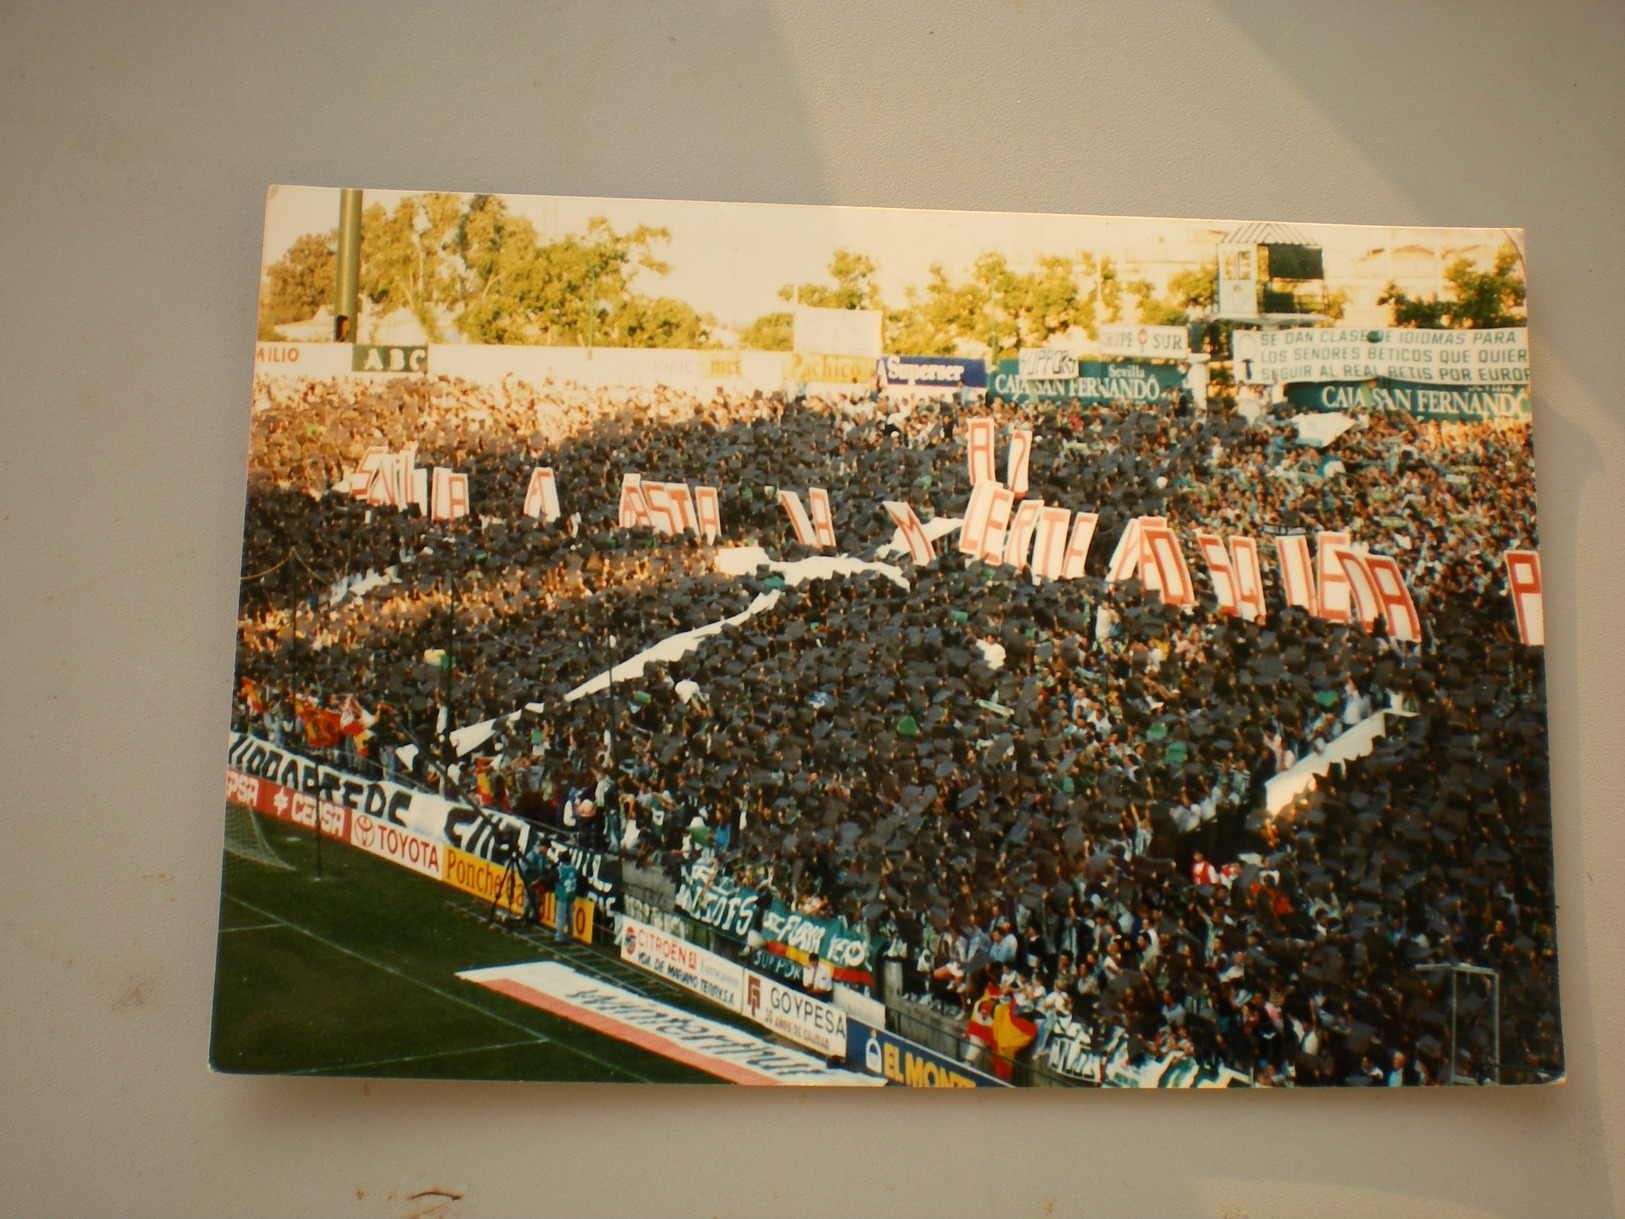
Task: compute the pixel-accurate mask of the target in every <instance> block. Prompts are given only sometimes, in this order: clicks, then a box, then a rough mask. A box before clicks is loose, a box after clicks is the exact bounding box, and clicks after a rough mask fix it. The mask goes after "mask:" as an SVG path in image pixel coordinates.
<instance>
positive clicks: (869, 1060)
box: [846, 1016, 1010, 1088]
mask: <svg viewBox="0 0 1625 1219" xmlns="http://www.w3.org/2000/svg"><path fill="white" fill-rule="evenodd" d="M846 1061H847V1065H849V1066H854V1067H862V1068H863V1069H864V1070H865V1071H867V1072H869V1074H871V1075H879V1076H880V1077H881V1078H883V1079H885V1080H886V1081H887V1082H888V1083H894V1084H902V1085H904V1086H905V1087H909V1088H1008V1087H1009V1086H1010V1085H1009V1084H1007V1083H1005V1082H1004V1081H1003V1080H1002V1079H995V1078H993V1076H991V1075H984V1074H982V1072H980V1071H978V1070H977V1069H976V1068H975V1067H969V1066H966V1065H965V1064H964V1063H962V1062H955V1061H954V1060H953V1059H952V1058H949V1057H948V1056H947V1055H946V1054H939V1053H937V1052H936V1051H935V1050H928V1049H926V1048H925V1047H924V1046H921V1045H915V1044H914V1043H913V1042H912V1041H905V1040H904V1039H903V1038H901V1037H899V1036H897V1035H896V1034H895V1033H888V1032H886V1031H885V1030H884V1029H876V1028H870V1027H869V1026H868V1025H867V1024H864V1023H862V1022H861V1021H857V1020H854V1019H852V1018H851V1017H850V1016H848V1017H847V1021H846Z"/></svg>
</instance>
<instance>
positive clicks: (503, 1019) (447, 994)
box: [227, 894, 654, 1084]
mask: <svg viewBox="0 0 1625 1219" xmlns="http://www.w3.org/2000/svg"><path fill="white" fill-rule="evenodd" d="M227 896H228V897H230V898H231V900H232V901H234V902H236V903H237V904H238V905H239V906H241V907H243V908H244V909H245V910H252V911H253V912H254V913H255V914H257V915H259V916H260V917H261V918H268V919H272V920H274V921H276V922H279V923H282V924H285V925H286V926H288V927H291V928H292V929H293V930H295V931H297V932H299V933H300V934H302V935H308V936H309V937H310V938H311V939H313V940H315V941H316V942H317V943H318V944H325V945H326V946H327V947H329V948H331V949H332V950H333V951H334V952H341V953H343V954H344V955H345V956H347V957H354V958H355V959H356V960H358V961H361V962H363V963H364V964H367V965H371V966H372V967H373V968H374V969H381V970H383V971H384V972H385V973H387V974H393V975H394V976H395V977H397V978H400V979H401V980H402V981H403V982H411V983H412V984H413V985H415V986H421V987H422V988H423V989H424V990H426V991H428V992H429V993H430V994H435V995H439V996H440V997H441V998H442V999H446V1000H449V1001H450V1002H452V1003H456V1004H458V1005H459V1006H461V1007H466V1008H468V1009H469V1010H470V1011H475V1012H478V1013H479V1014H480V1015H482V1016H488V1017H489V1018H490V1019H492V1020H495V1021H497V1022H499V1023H501V1024H505V1025H507V1026H508V1027H509V1028H512V1029H518V1030H519V1031H520V1032H521V1033H524V1034H526V1035H527V1036H530V1037H536V1038H539V1039H540V1040H542V1041H545V1042H547V1043H548V1044H550V1045H556V1046H558V1047H559V1049H561V1050H563V1051H564V1052H565V1053H567V1054H574V1055H576V1056H577V1057H580V1058H585V1059H586V1060H587V1061H588V1062H596V1063H597V1064H598V1065H599V1066H601V1067H603V1068H604V1069H605V1070H606V1071H611V1072H613V1073H615V1074H618V1075H630V1076H631V1077H632V1078H633V1079H635V1080H638V1081H639V1082H641V1083H646V1084H648V1083H653V1082H654V1080H652V1079H650V1078H649V1077H648V1076H646V1075H639V1074H638V1073H637V1072H636V1071H633V1070H631V1069H630V1068H627V1067H622V1066H618V1065H616V1064H615V1063H612V1062H606V1061H604V1060H603V1059H602V1058H600V1057H598V1055H596V1054H589V1053H587V1051H585V1050H579V1049H576V1048H575V1047H574V1046H568V1045H565V1044H564V1043H563V1042H561V1041H555V1040H554V1039H553V1038H551V1037H548V1036H546V1035H545V1034H543V1033H539V1032H537V1031H536V1030H535V1029H533V1028H531V1027H530V1026H529V1025H526V1024H520V1023H519V1021H517V1020H510V1019H509V1018H508V1017H507V1016H504V1015H501V1014H500V1013H498V1012H493V1011H492V1010H491V1009H490V1008H488V1007H485V1006H483V1005H481V1004H479V1003H475V1002H473V1001H472V1000H471V999H465V998H463V996H461V995H457V994H453V993H452V992H451V991H449V990H442V989H441V988H440V987H438V986H436V985H434V984H433V983H432V982H425V981H424V980H423V979H422V978H414V977H413V976H412V975H411V974H408V973H402V972H401V971H400V970H398V969H396V968H395V967H394V966H392V965H385V964H384V963H383V962H382V961H375V960H373V959H372V958H371V957H369V956H367V955H365V954H364V953H359V952H357V951H355V949H353V948H346V947H345V946H344V945H343V944H340V943H338V942H336V941H334V940H330V939H328V938H327V937H326V936H325V935H321V934H319V933H318V932H315V931H312V930H311V929H310V928H309V927H301V926H300V925H299V924H298V923H295V922H292V921H290V920H288V919H285V918H283V917H282V916H281V915H279V914H274V913H272V912H271V911H270V910H261V909H260V908H259V907H258V906H256V905H254V903H253V902H245V901H244V900H243V899H242V898H240V897H238V896H236V895H235V894H227Z"/></svg>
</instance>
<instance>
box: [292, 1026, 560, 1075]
mask: <svg viewBox="0 0 1625 1219" xmlns="http://www.w3.org/2000/svg"><path fill="white" fill-rule="evenodd" d="M546 1040H547V1038H546V1037H542V1036H540V1035H537V1036H534V1037H531V1038H529V1039H528V1040H526V1041H498V1042H494V1043H493V1044H491V1045H471V1046H465V1047H463V1048H462V1049H460V1050H431V1051H430V1052H429V1053H427V1054H406V1055H403V1056H402V1057H400V1058H374V1059H373V1060H372V1061H370V1062H335V1063H333V1064H332V1065H330V1066H325V1067H305V1068H304V1069H303V1070H299V1071H289V1072H288V1074H289V1075H323V1074H326V1073H328V1072H332V1071H365V1070H366V1069H367V1068H369V1067H388V1066H395V1065H397V1064H399V1063H403V1062H422V1061H423V1060H424V1059H426V1058H452V1057H455V1056H456V1055H458V1054H479V1053H482V1052H483V1051H485V1050H512V1049H516V1048H518V1047H519V1046H522V1045H540V1044H542V1043H543V1042H545V1041H546Z"/></svg>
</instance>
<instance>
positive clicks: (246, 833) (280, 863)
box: [226, 804, 294, 872]
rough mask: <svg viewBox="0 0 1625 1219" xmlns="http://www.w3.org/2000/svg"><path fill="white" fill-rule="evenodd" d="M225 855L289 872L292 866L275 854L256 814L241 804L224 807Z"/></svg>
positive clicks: (275, 851) (292, 868)
mask: <svg viewBox="0 0 1625 1219" xmlns="http://www.w3.org/2000/svg"><path fill="white" fill-rule="evenodd" d="M226 854H228V855H231V856H235V857H236V858H237V859H246V860H250V861H252V862H253V863H258V864H264V865H265V866H266V867H268V868H277V869H279V870H281V871H286V872H291V871H293V870H294V865H293V864H291V863H289V862H288V861H287V860H286V859H284V858H282V856H281V855H279V854H278V853H277V850H276V848H275V847H274V846H272V845H271V840H270V839H269V838H268V837H267V836H266V834H265V827H264V826H263V825H261V824H260V819H259V817H258V815H257V814H255V813H254V812H252V811H251V810H249V809H247V808H244V807H243V806H242V805H241V804H228V805H226Z"/></svg>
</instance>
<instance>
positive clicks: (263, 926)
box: [220, 923, 288, 935]
mask: <svg viewBox="0 0 1625 1219" xmlns="http://www.w3.org/2000/svg"><path fill="white" fill-rule="evenodd" d="M286 926H288V924H287V923H249V924H247V925H245V926H242V927H222V928H220V934H221V935H227V934H229V933H230V932H233V931H275V930H276V929H277V928H278V927H286Z"/></svg>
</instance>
